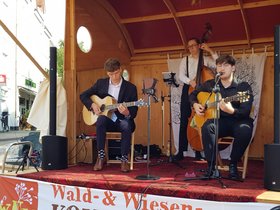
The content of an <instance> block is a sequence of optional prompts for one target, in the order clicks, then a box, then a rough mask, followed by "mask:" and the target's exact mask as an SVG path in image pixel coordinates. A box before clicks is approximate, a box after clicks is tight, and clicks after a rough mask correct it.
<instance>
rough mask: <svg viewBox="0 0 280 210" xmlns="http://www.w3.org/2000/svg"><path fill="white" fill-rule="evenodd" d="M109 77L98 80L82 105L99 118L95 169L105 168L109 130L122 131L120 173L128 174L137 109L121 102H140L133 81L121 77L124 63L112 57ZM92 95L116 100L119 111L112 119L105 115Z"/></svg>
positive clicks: (109, 61) (109, 64)
mask: <svg viewBox="0 0 280 210" xmlns="http://www.w3.org/2000/svg"><path fill="white" fill-rule="evenodd" d="M104 69H105V70H106V71H107V75H108V78H103V79H99V80H97V82H96V83H95V84H94V85H93V86H92V87H90V88H89V89H88V90H86V91H84V92H83V93H82V94H81V95H80V99H81V101H82V103H83V104H84V105H85V106H86V107H87V109H88V110H91V111H92V112H93V113H94V114H95V115H97V116H98V118H97V120H96V140H97V150H98V157H97V161H96V163H95V165H94V168H93V170H95V171H99V170H102V169H103V165H104V162H105V161H106V160H105V150H104V148H105V140H106V132H107V131H116V132H121V134H122V139H121V171H122V172H128V171H129V165H128V152H129V149H130V144H131V136H132V133H133V132H134V130H135V123H134V118H135V117H136V115H137V111H138V107H137V106H129V107H126V106H125V105H123V104H121V103H122V102H133V101H137V99H138V96H137V88H136V86H135V85H134V84H132V83H131V82H128V81H126V80H124V78H123V77H122V69H121V64H120V62H119V60H118V59H115V58H109V59H108V60H106V62H105V64H104ZM92 95H96V96H98V97H99V98H101V99H103V98H104V97H106V96H111V97H113V98H114V99H115V100H116V101H117V103H120V104H119V105H118V106H117V109H115V110H113V111H114V112H113V113H112V116H111V117H110V118H109V117H108V116H106V115H104V114H102V112H103V111H104V110H102V107H99V105H98V104H97V103H95V101H93V100H92V97H91V96H92Z"/></svg>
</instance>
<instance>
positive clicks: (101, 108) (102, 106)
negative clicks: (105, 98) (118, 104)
mask: <svg viewBox="0 0 280 210" xmlns="http://www.w3.org/2000/svg"><path fill="white" fill-rule="evenodd" d="M100 110H101V112H104V110H105V104H102V105H101V107H100Z"/></svg>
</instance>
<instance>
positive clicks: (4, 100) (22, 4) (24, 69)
mask: <svg viewBox="0 0 280 210" xmlns="http://www.w3.org/2000/svg"><path fill="white" fill-rule="evenodd" d="M0 20H1V22H2V23H3V24H4V25H5V26H6V27H7V28H8V30H9V31H10V32H11V33H12V34H13V35H14V36H15V37H16V39H17V40H18V41H19V42H20V43H21V44H22V46H23V47H24V48H25V49H26V50H27V51H28V52H29V53H30V55H31V56H32V57H33V58H34V59H35V60H36V62H37V63H38V64H39V65H40V66H41V67H42V68H43V69H45V70H46V71H47V70H48V69H49V49H50V46H52V45H53V43H52V34H51V33H50V31H49V30H48V27H47V26H46V25H45V24H44V13H43V12H42V11H41V10H40V9H38V8H37V6H36V0H0ZM0 78H2V79H0V117H1V122H2V123H1V126H0V131H5V130H7V129H6V127H5V126H6V124H8V128H9V129H10V130H18V129H23V128H24V127H22V126H21V123H22V120H23V118H26V117H27V115H28V113H29V110H30V108H31V106H32V104H33V101H34V99H35V96H36V93H37V92H38V89H39V86H40V83H41V82H42V81H43V80H44V76H43V75H42V74H41V72H40V71H39V70H38V69H37V67H36V66H35V65H34V63H33V62H32V61H31V59H30V56H27V55H26V54H25V53H24V52H23V51H22V49H21V48H20V47H19V46H18V45H17V44H16V42H15V40H14V39H13V38H12V37H11V36H10V35H9V34H8V33H7V31H6V30H4V28H3V27H1V26H0ZM1 81H2V82H1ZM4 127H5V128H4Z"/></svg>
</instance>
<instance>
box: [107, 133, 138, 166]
mask: <svg viewBox="0 0 280 210" xmlns="http://www.w3.org/2000/svg"><path fill="white" fill-rule="evenodd" d="M121 137H122V134H121V132H106V143H105V154H106V159H107V163H120V160H110V159H109V150H108V142H109V141H111V140H121ZM129 159H130V161H129V163H130V170H133V160H134V132H133V133H132V136H131V147H130V157H129Z"/></svg>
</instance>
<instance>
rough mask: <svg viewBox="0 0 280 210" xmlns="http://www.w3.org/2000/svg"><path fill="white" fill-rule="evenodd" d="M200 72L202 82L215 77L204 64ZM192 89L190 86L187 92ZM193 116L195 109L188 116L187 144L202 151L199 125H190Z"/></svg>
mask: <svg viewBox="0 0 280 210" xmlns="http://www.w3.org/2000/svg"><path fill="white" fill-rule="evenodd" d="M200 74H201V75H200V76H201V82H202V83H203V82H205V81H207V80H210V79H214V77H215V76H214V73H213V71H212V70H211V69H209V68H208V67H206V66H203V68H202V70H201V72H200ZM197 81H198V80H197ZM192 91H194V88H193V87H191V86H190V87H189V94H191V92H192ZM199 94H200V93H199ZM195 116H196V115H195V111H194V110H192V114H191V116H190V118H189V124H188V127H187V137H188V141H189V144H190V146H191V147H192V148H193V150H195V151H203V145H202V139H201V126H200V127H199V128H198V127H195V128H194V127H193V125H191V124H193V123H194V122H193V121H192V120H193V119H194V118H195ZM198 120H199V121H200V122H201V121H202V120H204V119H198ZM204 122H205V121H204ZM204 122H203V123H204Z"/></svg>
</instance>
